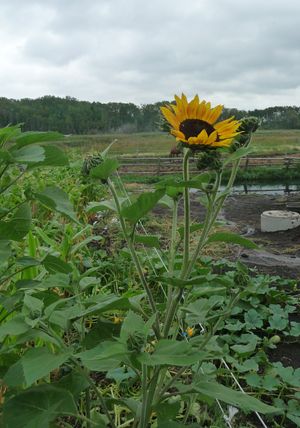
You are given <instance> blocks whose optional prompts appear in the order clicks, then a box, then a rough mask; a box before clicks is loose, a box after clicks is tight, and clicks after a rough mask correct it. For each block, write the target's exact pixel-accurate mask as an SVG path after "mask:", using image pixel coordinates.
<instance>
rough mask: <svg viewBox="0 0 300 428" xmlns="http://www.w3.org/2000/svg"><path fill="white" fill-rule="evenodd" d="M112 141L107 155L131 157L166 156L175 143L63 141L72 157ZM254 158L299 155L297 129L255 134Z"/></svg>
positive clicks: (130, 138) (155, 137)
mask: <svg viewBox="0 0 300 428" xmlns="http://www.w3.org/2000/svg"><path fill="white" fill-rule="evenodd" d="M114 139H117V140H118V141H117V142H116V143H115V144H114V145H113V147H112V150H111V153H112V154H116V155H132V156H155V155H161V156H168V155H169V153H170V150H171V148H172V147H174V145H175V140H174V138H173V137H172V136H170V135H169V134H167V133H153V132H152V133H140V134H104V135H71V136H67V137H66V138H65V140H64V142H63V144H64V146H65V147H66V148H68V149H70V151H72V152H73V154H74V155H75V156H76V155H79V154H80V155H83V154H86V153H91V152H97V151H101V150H104V148H105V147H106V146H107V145H108V144H110V143H111V142H112V141H113V140H114ZM252 147H253V151H254V153H255V156H260V155H263V156H271V155H285V154H292V153H300V130H278V131H277V130H276V131H257V132H256V133H255V134H254V136H253V142H252Z"/></svg>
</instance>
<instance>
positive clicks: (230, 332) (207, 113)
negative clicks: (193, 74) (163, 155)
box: [0, 96, 299, 428]
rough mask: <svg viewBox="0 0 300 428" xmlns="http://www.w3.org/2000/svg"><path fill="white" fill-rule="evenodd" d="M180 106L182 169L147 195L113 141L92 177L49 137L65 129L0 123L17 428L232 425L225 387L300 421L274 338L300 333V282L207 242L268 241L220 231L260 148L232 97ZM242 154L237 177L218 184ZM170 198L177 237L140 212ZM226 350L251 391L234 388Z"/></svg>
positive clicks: (1, 234)
mask: <svg viewBox="0 0 300 428" xmlns="http://www.w3.org/2000/svg"><path fill="white" fill-rule="evenodd" d="M176 105H177V108H178V112H177V115H176V117H175V118H173V117H171V122H172V123H171V125H172V126H173V128H174V129H175V130H177V131H180V132H186V134H184V138H183V137H182V135H179V134H178V135H177V136H178V137H180V139H181V140H183V141H184V140H186V141H185V144H186V147H185V149H184V151H185V153H184V159H183V177H182V178H181V179H180V180H174V179H167V180H164V181H162V182H160V183H158V185H157V188H156V190H155V191H154V192H146V193H144V194H142V195H140V196H139V197H138V198H136V199H135V200H132V199H131V197H129V196H128V195H127V193H126V192H124V188H123V187H122V184H120V182H119V180H118V176H116V175H115V174H116V173H117V168H118V162H117V161H116V159H114V158H111V157H109V151H108V150H105V151H104V152H102V154H101V156H100V157H99V158H98V160H97V162H96V163H95V162H92V163H91V162H89V161H87V162H86V164H85V165H84V168H83V171H84V172H85V177H83V178H82V179H80V180H78V176H77V173H75V174H74V172H72V170H71V171H70V170H67V162H68V161H67V159H66V157H65V155H64V153H63V152H61V151H60V150H59V149H58V148H56V147H54V146H49V144H46V143H44V142H45V141H46V140H51V139H54V140H55V139H57V135H55V134H52V133H21V131H20V127H18V126H16V127H7V128H4V129H2V130H1V133H0V138H1V143H2V146H1V152H0V154H1V156H0V159H1V168H2V169H1V179H2V180H1V207H2V210H1V216H2V218H1V222H0V248H1V252H0V256H1V259H0V261H1V272H0V273H1V278H0V281H1V301H0V304H1V315H0V317H1V318H0V337H1V349H0V361H1V377H2V382H1V396H0V401H1V404H2V414H1V418H2V421H1V422H2V425H3V426H4V427H6V428H10V427H15V428H18V427H20V428H21V427H22V428H23V427H27V428H30V427H35V426H36V427H47V426H49V427H50V426H57V427H87V428H90V427H93V426H96V427H120V428H121V427H131V426H132V427H148V426H153V427H159V428H160V427H161V428H164V427H165V428H166V427H181V426H199V424H200V426H210V427H213V426H216V427H217V426H218V427H220V426H226V425H225V422H224V421H223V420H222V418H221V417H220V415H219V414H218V413H217V410H216V406H215V404H214V403H215V399H218V400H220V401H221V402H223V403H226V404H228V405H231V406H234V407H237V408H238V409H239V413H238V414H237V415H236V416H234V418H235V419H237V423H238V424H240V423H243V424H244V425H245V426H249V427H250V426H251V423H248V422H247V418H246V417H245V416H244V413H245V414H248V413H249V412H251V411H253V410H254V411H257V412H260V413H262V414H264V415H271V416H270V417H271V418H272V419H274V421H275V422H274V424H275V425H274V426H287V425H284V424H286V423H287V422H286V421H290V422H291V423H295V424H298V425H299V409H298V401H297V400H298V399H299V385H298V380H297V379H298V372H297V371H296V370H294V369H293V368H285V367H283V366H281V365H280V364H278V363H277V365H276V363H274V364H271V363H269V355H271V354H270V353H269V351H270V350H271V351H272V348H273V347H275V346H276V343H277V344H278V342H280V340H283V339H284V340H286V341H293V340H296V338H297V337H298V336H299V323H298V322H297V321H295V320H293V319H292V318H291V317H290V318H289V317H288V314H290V315H293V314H295V313H296V311H297V301H296V299H295V298H294V297H293V296H292V295H291V296H290V295H287V294H286V292H283V287H287V288H288V289H290V288H291V286H292V285H293V286H294V285H295V284H294V283H293V284H292V283H290V282H286V283H283V284H282V282H281V281H280V279H279V278H271V277H261V276H252V275H251V272H248V271H247V269H246V268H245V267H244V266H242V265H240V264H238V265H230V264H228V262H226V263H224V262H223V261H219V262H218V263H215V262H212V261H210V260H208V259H206V258H204V257H203V254H202V253H203V250H204V248H205V247H206V246H207V245H209V244H210V243H218V242H228V243H234V244H238V245H243V246H245V247H249V248H253V247H255V245H254V244H253V243H252V242H251V241H249V240H247V239H245V238H243V237H241V236H239V235H235V234H232V233H226V232H218V231H215V229H213V227H214V225H215V221H216V217H217V214H218V212H219V211H220V209H221V207H222V204H223V202H224V200H225V198H226V197H227V195H228V194H229V193H230V190H231V187H232V184H233V182H234V178H235V175H236V173H237V170H238V166H239V160H240V158H241V157H242V156H244V155H246V154H247V153H249V151H250V147H251V146H249V143H250V137H251V132H249V133H248V134H247V136H246V139H245V141H244V142H243V143H244V144H243V146H241V145H240V143H239V142H238V141H237V142H236V143H235V149H234V150H232V143H233V138H234V137H237V138H238V135H236V131H237V129H238V127H239V124H238V122H236V121H229V122H225V123H224V122H223V123H222V122H218V113H219V111H220V107H218V108H216V109H211V108H210V106H209V105H208V104H206V103H204V104H203V103H202V104H201V103H200V102H199V100H198V99H197V97H195V99H194V100H193V101H192V102H190V103H187V100H186V99H185V97H184V96H182V97H181V98H178V99H177V104H176ZM200 106H202V107H201V109H202V110H200V112H199V111H198V113H197V109H198V107H200ZM168 109H169V108H168ZM187 109H189V113H188V115H187V116H186V114H187V113H186V111H187ZM169 111H170V112H171V110H169ZM165 113H166V111H165ZM166 114H167V116H168V115H169V113H166ZM169 119H170V116H169ZM184 122H185V123H184ZM182 123H184V124H185V125H186V128H184V127H183V130H182V126H181V125H182ZM203 123H204V125H203ZM199 125H200V126H202V129H199ZM176 128H178V129H176ZM195 130H196V131H197V133H196V134H194V132H195ZM203 130H205V133H204V132H202V131H203ZM191 132H192V134H191ZM190 138H192V140H191V141H189V139H190ZM191 143H192V145H191ZM193 146H194V147H193ZM205 146H206V149H208V150H203V149H204V148H205ZM226 146H228V147H229V148H231V150H230V149H226ZM217 147H219V148H217ZM195 149H197V150H198V149H201V156H203V158H205V159H206V160H208V159H209V160H210V162H209V165H208V166H209V170H208V171H207V170H205V171H199V175H198V176H197V177H193V178H192V179H191V178H190V177H189V168H188V165H189V163H188V161H189V157H190V156H191V151H192V150H195ZM219 151H222V154H223V155H224V156H222V157H221V156H219ZM212 155H213V156H212ZM229 162H230V163H232V169H231V175H230V176H229V178H228V182H227V186H226V188H225V189H224V190H222V191H220V188H219V185H220V182H221V176H222V173H223V170H224V168H225V166H226V165H225V164H226V163H229ZM20 165H21V166H20ZM55 165H56V166H60V167H61V170H60V172H57V173H54V172H51V174H50V176H49V175H48V178H47V181H48V183H47V184H46V183H45V180H46V179H45V177H46V173H45V172H42V171H41V168H45V167H47V168H48V167H53V166H55ZM206 166H207V163H206ZM43 171H44V170H43ZM51 171H53V170H51ZM26 177H28V180H27V179H26ZM57 181H59V184H60V185H61V186H64V190H65V191H63V190H61V189H60V188H59V187H57V185H55V182H57ZM18 183H21V185H20V184H18ZM72 183H76V185H75V186H73V187H75V189H73V190H72ZM65 186H66V187H65ZM191 188H193V189H198V190H199V191H200V192H201V195H202V196H201V203H202V204H204V205H205V206H206V207H207V214H206V218H205V220H204V222H203V223H202V224H195V223H191V221H190V189H191ZM67 194H68V196H69V197H70V198H69V197H68V196H67ZM180 198H183V199H184V222H183V224H179V223H178V212H177V208H178V203H179V199H180ZM69 199H71V201H73V202H74V204H75V206H76V211H77V214H76V213H75V210H74V208H73V206H72V203H71V202H70V200H69ZM93 200H94V202H91V201H93ZM158 202H159V203H162V204H164V205H165V206H167V207H168V209H169V211H170V214H171V222H172V228H171V236H170V239H169V240H168V245H165V244H164V246H162V245H161V241H160V237H159V236H156V235H148V234H147V233H145V230H144V227H143V223H142V222H141V220H142V219H143V218H145V216H147V215H149V213H150V211H151V210H152V208H154V206H155V205H156V204H157V203H158ZM84 209H85V212H83V210H84ZM89 223H92V225H91V224H89ZM191 237H193V239H194V240H196V242H197V244H196V246H195V247H193V248H191V246H190V242H191ZM276 336H277V337H276ZM278 338H279V340H278ZM294 338H295V339H294ZM223 361H225V362H226V363H228V364H230V365H231V366H232V367H233V369H234V371H235V372H236V373H237V374H239V376H240V377H241V380H242V381H243V382H244V386H245V389H247V392H248V395H245V394H243V393H241V392H239V391H237V390H236V389H235V388H234V386H233V384H232V381H231V378H230V376H229V375H228V371H226V370H224V367H223V365H222V364H223ZM258 370H260V373H261V374H262V376H260V377H259V379H258V378H257V376H255V374H257V372H258ZM273 375H274V377H275V380H273V382H272V379H273V378H272V379H271V377H272V376H273ZM266 391H267V392H266ZM270 392H271V394H270ZM286 397H288V398H289V399H290V402H289V403H288V401H287V399H286ZM16 409H17V411H16ZM231 418H232V419H233V416H232V415H231ZM238 426H240V425H238Z"/></svg>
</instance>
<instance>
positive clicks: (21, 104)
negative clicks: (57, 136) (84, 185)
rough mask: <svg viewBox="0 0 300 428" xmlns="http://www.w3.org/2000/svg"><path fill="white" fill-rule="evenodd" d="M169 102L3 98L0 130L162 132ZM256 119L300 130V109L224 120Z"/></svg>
mask: <svg viewBox="0 0 300 428" xmlns="http://www.w3.org/2000/svg"><path fill="white" fill-rule="evenodd" d="M164 104H166V101H163V102H158V103H155V104H143V105H141V106H137V105H135V104H132V103H100V102H88V101H78V100H77V99H75V98H72V97H66V98H59V97H54V96H48V95H47V96H44V97H41V98H37V99H29V98H24V99H21V100H14V99H8V98H0V127H3V126H6V125H7V124H16V123H24V126H23V130H25V131H31V130H32V131H48V130H55V131H59V132H62V133H63V134H93V133H94V134H96V133H110V132H118V133H132V132H152V131H157V130H159V129H160V122H161V116H160V110H159V108H160V106H161V105H164ZM229 116H235V117H236V118H237V119H240V118H241V117H243V116H256V117H258V118H259V119H260V121H261V126H262V128H264V129H300V107H295V106H294V107H288V106H287V107H268V108H266V109H262V110H257V109H256V110H251V111H243V110H238V109H227V108H225V109H224V111H223V114H222V118H227V117H229Z"/></svg>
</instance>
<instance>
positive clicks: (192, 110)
mask: <svg viewBox="0 0 300 428" xmlns="http://www.w3.org/2000/svg"><path fill="white" fill-rule="evenodd" d="M198 105H199V97H198V95H196V96H195V97H194V98H193V99H192V101H190V102H189V104H188V108H187V113H188V117H189V118H190V119H196V112H197V107H198Z"/></svg>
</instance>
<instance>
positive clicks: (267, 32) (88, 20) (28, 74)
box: [0, 0, 300, 109]
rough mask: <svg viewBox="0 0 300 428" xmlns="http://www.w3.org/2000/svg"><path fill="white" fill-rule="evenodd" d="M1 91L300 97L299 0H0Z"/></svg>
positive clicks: (273, 101)
mask: <svg viewBox="0 0 300 428" xmlns="http://www.w3.org/2000/svg"><path fill="white" fill-rule="evenodd" d="M0 49H1V66H0V85H1V93H0V96H5V97H9V98H24V97H29V98H36V97H39V96H43V95H57V96H66V95H69V96H72V97H76V98H78V99H80V100H90V101H100V102H109V101H123V102H134V103H136V104H143V103H152V102H156V101H160V100H170V99H172V98H173V95H174V93H181V92H182V91H183V92H185V93H186V94H187V95H188V96H189V97H191V96H193V95H194V94H195V93H198V94H199V96H200V98H205V99H208V100H211V101H212V102H213V103H221V104H225V105H226V106H228V107H238V108H245V109H252V108H256V107H257V108H262V107H268V106H271V105H298V106H299V105H300V0H0Z"/></svg>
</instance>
